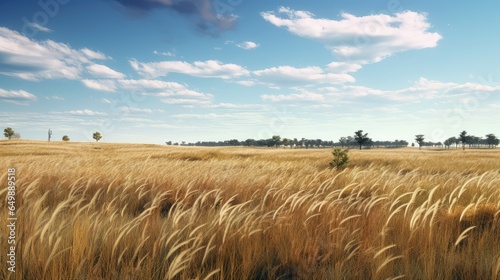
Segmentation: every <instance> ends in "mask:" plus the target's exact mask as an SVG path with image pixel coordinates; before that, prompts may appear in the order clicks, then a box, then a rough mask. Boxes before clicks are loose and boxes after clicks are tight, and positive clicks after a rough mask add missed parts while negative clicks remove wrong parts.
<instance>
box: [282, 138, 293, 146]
mask: <svg viewBox="0 0 500 280" xmlns="http://www.w3.org/2000/svg"><path fill="white" fill-rule="evenodd" d="M292 143H293V142H292V139H288V138H283V145H285V146H289V145H291V144H292Z"/></svg>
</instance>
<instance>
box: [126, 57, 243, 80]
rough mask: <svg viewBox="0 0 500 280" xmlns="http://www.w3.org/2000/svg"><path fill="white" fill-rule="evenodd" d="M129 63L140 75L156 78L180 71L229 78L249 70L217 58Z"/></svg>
mask: <svg viewBox="0 0 500 280" xmlns="http://www.w3.org/2000/svg"><path fill="white" fill-rule="evenodd" d="M129 62H130V65H131V66H132V68H133V69H134V70H135V71H137V73H139V74H140V75H141V76H143V77H146V78H157V77H162V76H166V75H168V74H169V73H180V74H186V75H191V76H196V77H201V78H221V79H230V78H235V77H241V76H248V75H249V71H248V70H246V69H245V68H244V67H242V66H240V65H236V64H231V63H230V64H223V63H222V62H220V61H218V60H207V61H195V62H193V63H189V62H185V61H162V62H149V63H143V62H138V61H137V60H130V61H129Z"/></svg>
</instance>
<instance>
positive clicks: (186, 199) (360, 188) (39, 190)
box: [0, 141, 500, 279]
mask: <svg viewBox="0 0 500 280" xmlns="http://www.w3.org/2000/svg"><path fill="white" fill-rule="evenodd" d="M0 157H1V158H2V161H1V162H0V170H2V171H1V173H0V174H1V176H0V182H2V185H3V186H6V182H7V178H6V176H7V175H6V172H7V168H9V167H15V168H17V174H16V177H17V186H18V193H17V197H16V199H17V201H16V203H17V206H18V210H17V215H18V222H17V223H18V229H17V243H18V247H17V252H16V253H17V257H18V258H17V266H18V267H17V272H16V273H15V274H13V273H10V272H8V271H7V266H6V265H5V263H6V262H5V256H6V249H5V250H4V253H2V263H3V265H2V267H1V269H0V278H1V279H500V238H499V237H500V221H499V219H500V160H499V159H500V150H499V151H496V150H488V151H472V150H466V151H465V152H464V151H461V150H460V151H420V150H416V149H400V150H363V151H357V150H356V151H354V150H353V151H351V152H350V164H349V166H348V167H347V168H345V169H343V170H332V169H330V168H329V161H330V160H331V153H330V150H327V149H325V150H282V149H258V148H196V147H191V148H182V147H164V146H155V145H131V144H106V143H92V144H90V143H89V144H78V143H56V142H51V143H42V142H30V141H1V142H0ZM6 192H7V189H6V187H3V188H2V189H0V195H2V208H1V213H2V214H1V216H2V217H5V218H6V217H7V204H6V200H5V199H4V197H5V196H6ZM7 230H8V228H7V227H0V233H1V235H0V244H1V245H2V246H1V248H6V246H7V240H6V236H7V234H8V231H7Z"/></svg>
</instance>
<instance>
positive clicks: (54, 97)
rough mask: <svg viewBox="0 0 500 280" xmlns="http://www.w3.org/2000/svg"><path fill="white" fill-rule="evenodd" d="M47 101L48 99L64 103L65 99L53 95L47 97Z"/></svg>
mask: <svg viewBox="0 0 500 280" xmlns="http://www.w3.org/2000/svg"><path fill="white" fill-rule="evenodd" d="M45 99H47V100H55V101H63V100H64V97H61V96H57V95H52V96H46V97H45Z"/></svg>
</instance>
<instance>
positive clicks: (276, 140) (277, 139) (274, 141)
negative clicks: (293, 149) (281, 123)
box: [271, 135, 281, 147]
mask: <svg viewBox="0 0 500 280" xmlns="http://www.w3.org/2000/svg"><path fill="white" fill-rule="evenodd" d="M271 144H272V145H273V146H275V147H277V146H279V145H281V137H280V136H279V135H273V137H272V138H271Z"/></svg>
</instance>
